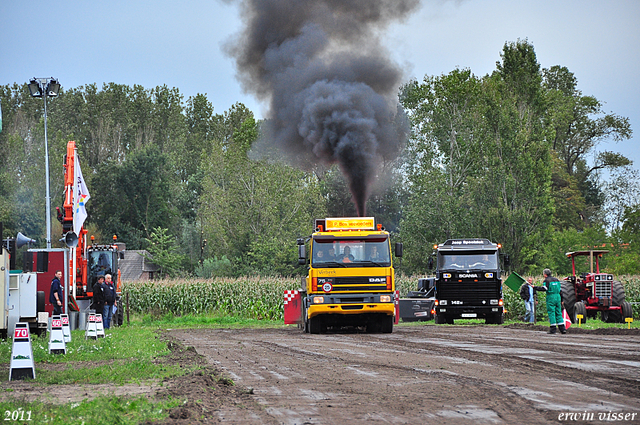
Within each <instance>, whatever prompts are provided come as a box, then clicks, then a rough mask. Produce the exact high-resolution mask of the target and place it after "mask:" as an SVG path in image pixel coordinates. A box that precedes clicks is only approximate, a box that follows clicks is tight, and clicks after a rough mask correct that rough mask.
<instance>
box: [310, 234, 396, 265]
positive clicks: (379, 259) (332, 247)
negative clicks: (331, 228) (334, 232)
mask: <svg viewBox="0 0 640 425" xmlns="http://www.w3.org/2000/svg"><path fill="white" fill-rule="evenodd" d="M311 254H312V260H311V265H312V267H389V266H390V265H391V256H390V253H389V241H388V239H387V238H375V239H373V238H371V239H369V238H366V239H364V238H363V239H346V240H340V239H335V238H331V239H314V240H313V244H312V246H311Z"/></svg>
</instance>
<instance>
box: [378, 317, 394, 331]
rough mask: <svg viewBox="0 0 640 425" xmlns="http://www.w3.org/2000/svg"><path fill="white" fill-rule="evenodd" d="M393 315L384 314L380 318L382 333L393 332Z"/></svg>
mask: <svg viewBox="0 0 640 425" xmlns="http://www.w3.org/2000/svg"><path fill="white" fill-rule="evenodd" d="M393 319H394V318H393V316H385V317H383V318H382V323H381V324H382V326H381V328H382V329H381V330H382V333H384V334H390V333H392V332H393V322H394V320H393Z"/></svg>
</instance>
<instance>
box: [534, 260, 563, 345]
mask: <svg viewBox="0 0 640 425" xmlns="http://www.w3.org/2000/svg"><path fill="white" fill-rule="evenodd" d="M542 274H543V275H544V281H543V282H542V285H543V286H536V288H535V289H536V290H538V291H545V292H546V293H547V314H548V315H549V333H550V334H555V333H556V332H557V330H556V326H557V327H558V328H559V329H560V333H563V334H566V333H567V330H566V329H565V327H564V319H563V318H562V308H563V305H564V302H563V301H562V293H561V292H560V288H561V284H560V281H559V280H558V278H556V277H553V276H551V270H549V269H544V271H543V272H542Z"/></svg>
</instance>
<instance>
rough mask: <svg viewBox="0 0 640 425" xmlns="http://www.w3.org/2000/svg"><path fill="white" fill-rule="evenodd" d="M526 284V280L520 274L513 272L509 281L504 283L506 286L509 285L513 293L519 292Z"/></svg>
mask: <svg viewBox="0 0 640 425" xmlns="http://www.w3.org/2000/svg"><path fill="white" fill-rule="evenodd" d="M523 283H524V278H522V277H521V276H520V275H519V274H518V273H516V272H513V273H511V275H509V277H508V278H507V280H505V281H504V284H505V285H507V286H508V287H509V288H511V290H512V291H513V292H518V291H519V290H520V287H521V286H522V284H523Z"/></svg>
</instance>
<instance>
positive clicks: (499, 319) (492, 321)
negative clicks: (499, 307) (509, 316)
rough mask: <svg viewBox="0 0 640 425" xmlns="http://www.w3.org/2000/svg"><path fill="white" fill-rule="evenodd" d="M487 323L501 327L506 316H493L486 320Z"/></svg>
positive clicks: (497, 314)
mask: <svg viewBox="0 0 640 425" xmlns="http://www.w3.org/2000/svg"><path fill="white" fill-rule="evenodd" d="M485 323H487V324H492V325H501V324H503V323H504V316H503V315H502V313H496V314H493V315H491V316H490V318H489V317H487V319H486V320H485Z"/></svg>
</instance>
